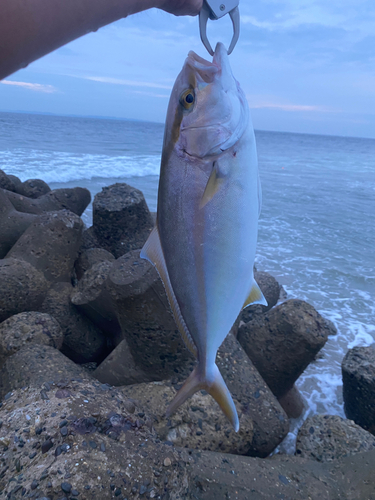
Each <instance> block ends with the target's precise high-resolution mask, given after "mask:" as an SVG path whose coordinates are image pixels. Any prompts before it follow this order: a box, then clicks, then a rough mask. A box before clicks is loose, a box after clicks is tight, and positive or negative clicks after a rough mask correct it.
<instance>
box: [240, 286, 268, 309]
mask: <svg viewBox="0 0 375 500" xmlns="http://www.w3.org/2000/svg"><path fill="white" fill-rule="evenodd" d="M251 304H262V305H263V306H268V302H267V300H266V299H265V297H264V295H263V293H262V290H261V289H260V288H259V286H258V284H257V282H256V281H255V280H254V281H253V286H252V287H251V290H250V293H249V295H248V297H247V299H246V300H245V303H244V305H243V306H242V309H245V307H247V306H250V305H251Z"/></svg>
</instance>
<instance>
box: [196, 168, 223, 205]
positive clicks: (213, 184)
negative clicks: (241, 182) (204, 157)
mask: <svg viewBox="0 0 375 500" xmlns="http://www.w3.org/2000/svg"><path fill="white" fill-rule="evenodd" d="M223 182H224V176H223V175H220V171H219V168H218V164H217V162H215V163H214V167H213V169H212V172H211V175H210V177H209V179H208V182H207V184H206V189H205V190H204V193H203V196H202V199H201V202H200V204H199V208H203V207H204V206H205V205H207V203H208V202H209V201H211V200H212V198H213V197H214V196H215V194H216V193H217V192H218V191H219V189H220V187H221V185H222V184H223Z"/></svg>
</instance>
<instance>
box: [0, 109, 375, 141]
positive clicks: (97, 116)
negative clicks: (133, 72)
mask: <svg viewBox="0 0 375 500" xmlns="http://www.w3.org/2000/svg"><path fill="white" fill-rule="evenodd" d="M0 113H9V114H12V113H13V114H23V115H43V116H60V117H62V118H64V117H66V118H91V119H94V120H118V121H125V122H137V123H153V124H155V125H163V126H164V124H165V122H155V121H152V120H137V119H136V118H123V117H117V116H106V115H75V114H62V113H61V114H59V113H51V112H47V111H23V110H14V111H5V110H2V109H0ZM254 131H256V132H271V133H275V134H296V135H314V136H319V137H342V138H345V139H365V140H375V137H363V136H359V135H357V136H355V135H338V134H319V133H316V132H294V131H286V130H267V129H258V128H254Z"/></svg>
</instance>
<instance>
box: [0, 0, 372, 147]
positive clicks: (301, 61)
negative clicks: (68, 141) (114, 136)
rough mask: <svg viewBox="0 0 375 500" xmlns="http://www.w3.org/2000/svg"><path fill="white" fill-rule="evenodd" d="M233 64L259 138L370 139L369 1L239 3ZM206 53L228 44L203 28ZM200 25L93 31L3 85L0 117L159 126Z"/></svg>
mask: <svg viewBox="0 0 375 500" xmlns="http://www.w3.org/2000/svg"><path fill="white" fill-rule="evenodd" d="M239 7H240V13H241V35H240V39H239V41H238V44H237V46H236V47H235V49H234V51H233V53H232V55H231V56H230V61H231V65H232V70H233V74H234V75H235V77H236V79H237V80H238V81H239V82H240V84H241V86H242V88H243V90H244V91H245V94H246V96H247V98H248V101H249V104H250V108H251V113H252V117H253V122H254V127H255V128H256V129H260V130H271V131H282V132H301V133H314V134H329V135H344V136H354V137H370V138H375V33H374V27H375V2H374V0H330V1H329V2H327V0H251V1H247V0H246V1H245V0H241V1H240V6H239ZM208 37H209V39H210V42H211V45H212V46H214V44H215V43H216V42H217V41H222V42H223V43H225V44H226V45H227V46H228V45H229V42H230V40H231V37H232V25H231V22H230V20H229V16H226V17H225V18H223V19H221V20H219V21H209V24H208ZM189 50H194V51H195V52H197V53H198V54H199V55H201V56H203V57H205V58H210V56H209V54H208V53H207V51H206V49H205V48H204V47H203V45H202V43H201V41H200V37H199V30H198V18H189V17H175V16H172V15H170V14H167V13H165V12H162V11H159V10H157V9H152V10H149V11H146V12H143V13H140V14H136V15H134V16H130V17H128V18H126V19H123V20H120V21H118V22H116V23H113V24H111V25H109V26H106V27H104V28H101V29H100V30H98V31H97V32H95V33H90V34H88V35H86V36H84V37H82V38H80V39H78V40H75V41H73V42H71V43H70V44H68V45H66V46H64V47H62V48H60V49H58V50H56V51H55V52H53V53H51V54H49V55H47V56H45V57H43V58H41V59H39V60H37V61H35V62H34V63H32V64H30V65H29V66H28V67H27V68H25V69H22V70H20V71H18V72H17V73H14V74H13V75H10V76H9V77H7V78H6V79H4V80H3V81H1V82H0V111H26V112H43V113H46V112H47V113H55V114H69V115H83V116H87V115H88V116H103V117H114V118H124V119H137V120H146V121H156V122H161V123H163V122H164V119H165V114H166V108H167V104H168V98H169V94H170V91H171V88H172V86H173V83H174V80H175V78H176V76H177V74H178V73H179V71H180V69H181V68H182V65H183V62H184V60H185V57H186V55H187V53H188V52H189Z"/></svg>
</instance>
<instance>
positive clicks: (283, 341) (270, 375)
mask: <svg viewBox="0 0 375 500" xmlns="http://www.w3.org/2000/svg"><path fill="white" fill-rule="evenodd" d="M327 338H328V331H327V328H326V323H325V321H324V319H323V318H322V316H321V315H320V314H319V313H318V312H317V311H316V310H315V309H314V308H313V307H312V306H311V305H310V304H307V303H306V302H304V301H302V300H295V299H292V300H287V301H286V302H283V303H282V304H280V305H278V306H276V307H274V308H273V309H271V310H270V311H268V312H267V313H265V314H262V315H260V316H256V317H254V319H253V320H252V321H250V322H248V323H246V324H245V325H242V326H240V328H239V331H238V340H239V342H240V343H241V345H242V346H243V348H244V349H245V351H246V353H247V355H248V356H249V357H250V359H251V360H252V361H253V363H254V365H255V367H256V368H257V369H258V370H259V373H260V374H261V376H262V377H263V378H264V380H265V381H266V383H267V385H268V386H269V387H270V389H271V390H272V392H273V393H274V394H275V395H276V396H277V397H278V398H280V397H282V396H283V395H284V394H285V393H286V392H287V391H289V390H290V389H291V388H292V387H293V384H294V382H295V381H296V380H297V379H298V377H299V376H300V375H301V373H302V372H303V371H304V370H305V368H306V367H307V366H308V365H309V364H310V363H311V361H313V360H314V359H315V356H316V355H317V353H318V352H319V351H320V349H322V347H323V346H324V344H325V343H326V341H327Z"/></svg>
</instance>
